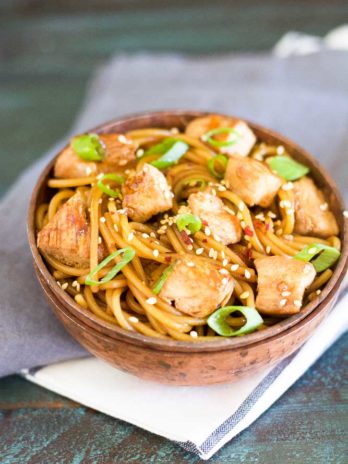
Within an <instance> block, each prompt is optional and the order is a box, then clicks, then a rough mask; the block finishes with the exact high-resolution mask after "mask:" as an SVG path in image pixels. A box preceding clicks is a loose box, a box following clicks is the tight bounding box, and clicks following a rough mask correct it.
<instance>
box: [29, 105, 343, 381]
mask: <svg viewBox="0 0 348 464" xmlns="http://www.w3.org/2000/svg"><path fill="white" fill-rule="evenodd" d="M207 114H209V113H203V112H196V111H163V112H156V113H147V114H140V115H135V116H130V117H127V118H124V119H119V120H115V121H111V122H109V123H106V124H104V125H101V126H99V127H97V128H94V129H91V131H90V132H97V133H98V132H109V133H111V132H118V133H120V132H125V131H129V130H134V129H140V128H143V127H161V128H172V127H177V128H179V129H184V128H185V126H186V125H187V123H188V122H190V121H191V120H192V119H194V118H196V117H200V116H205V115H207ZM248 124H249V125H250V127H251V128H252V129H253V131H254V132H255V134H256V136H257V137H258V139H260V140H262V141H264V142H265V143H268V144H275V145H280V144H281V145H283V146H284V147H285V148H286V150H287V151H288V152H289V153H290V155H291V156H293V157H294V158H295V159H297V160H298V161H300V162H303V163H305V164H306V165H307V166H309V167H310V169H311V175H312V177H313V178H314V179H315V181H316V183H317V185H318V186H319V187H320V188H321V189H322V190H323V191H324V192H325V194H326V197H327V200H328V202H329V204H330V207H331V209H332V210H333V212H334V214H335V216H336V218H337V221H338V224H339V227H340V231H341V232H340V238H341V240H342V254H341V257H340V260H339V261H338V263H337V264H336V267H335V270H334V273H333V276H332V277H331V279H330V281H329V282H328V284H327V285H326V286H325V288H324V289H323V291H322V292H321V294H320V295H319V296H318V298H317V299H315V300H314V301H312V302H311V303H309V304H308V305H306V306H305V307H304V308H303V309H302V310H301V311H300V313H298V314H296V315H294V316H291V317H289V318H287V319H284V320H282V321H281V322H279V323H277V324H275V325H274V326H272V327H269V328H267V329H265V330H262V331H260V332H255V333H252V334H249V335H247V336H244V337H239V338H238V337H236V338H218V337H217V339H216V341H211V342H198V343H189V342H180V341H176V340H171V339H168V340H166V339H154V338H151V337H147V336H144V335H141V334H139V333H136V332H129V331H126V330H124V329H121V328H120V327H116V326H114V325H112V324H110V323H108V322H104V321H102V320H100V319H99V318H97V317H96V316H95V315H94V314H93V313H91V312H89V311H88V310H86V309H84V308H82V307H80V306H79V305H77V304H76V303H75V301H74V300H73V299H72V298H71V297H70V296H69V295H68V294H67V293H65V292H64V291H63V290H62V289H61V288H60V287H59V286H58V285H57V283H56V281H55V279H54V277H53V276H52V275H51V274H50V272H49V270H48V268H47V266H46V264H45V262H44V260H43V259H42V257H41V255H40V253H39V251H38V249H37V246H36V231H35V211H36V208H37V206H38V205H39V204H41V203H42V202H43V201H47V199H48V198H49V197H50V196H51V195H52V190H51V189H49V188H48V187H47V180H48V178H49V177H50V176H51V175H52V170H53V165H54V162H55V159H53V160H52V161H51V162H50V163H49V164H48V166H47V167H46V168H45V169H44V171H43V172H42V174H41V176H40V178H39V179H38V181H37V184H36V186H35V188H34V191H33V194H32V197H31V202H30V207H29V214H28V224H27V226H28V237H29V244H30V248H31V252H32V255H33V262H34V268H35V272H36V275H37V277H38V280H39V282H40V284H41V287H42V289H43V291H44V293H45V295H46V297H47V299H48V301H49V303H50V305H51V307H52V309H53V311H54V313H55V314H56V316H57V317H58V319H59V320H60V321H61V322H62V323H63V324H64V326H65V328H66V329H67V330H68V332H69V333H70V334H71V335H72V336H73V337H74V338H75V339H76V340H77V341H78V342H79V343H81V345H83V346H84V347H85V348H86V349H87V350H88V351H90V352H91V353H92V354H94V355H95V356H97V357H99V358H102V359H104V360H105V361H107V362H108V363H110V364H111V365H112V366H114V367H117V368H118V369H121V370H124V371H126V372H130V373H132V374H134V375H136V376H138V377H142V378H145V379H148V380H153V381H156V382H161V383H169V384H174V385H207V384H214V383H226V382H231V381H234V380H237V379H239V378H240V377H242V376H244V375H247V374H248V373H251V372H255V371H257V370H259V369H262V368H264V367H266V366H271V365H273V364H275V363H277V362H278V361H280V360H281V359H283V358H285V357H286V356H289V355H291V354H292V353H293V352H294V351H295V350H297V349H298V348H299V347H300V346H301V345H302V344H303V343H304V342H305V341H306V340H307V339H308V337H309V336H310V335H311V333H312V331H313V330H314V329H315V328H316V327H317V326H318V324H319V323H320V322H321V321H322V320H323V319H324V318H325V317H326V316H327V314H328V313H329V312H330V310H331V308H332V306H333V304H334V303H335V301H336V299H337V297H338V293H339V287H340V283H341V281H342V279H343V277H344V275H345V272H346V269H347V266H348V233H347V226H348V221H347V220H345V219H344V216H343V214H342V211H343V210H344V204H343V200H342V198H341V196H340V194H339V192H338V189H337V187H336V184H335V182H334V181H333V180H332V179H331V177H330V176H329V175H328V174H327V172H326V171H325V170H324V168H323V167H322V166H320V164H319V163H318V162H317V161H316V160H315V159H314V158H313V157H312V156H311V155H310V154H308V153H307V152H306V151H305V150H303V149H302V148H300V147H299V146H297V145H296V144H294V143H293V142H291V141H290V140H288V139H286V138H285V137H283V136H281V135H279V134H277V133H275V132H273V131H271V130H269V129H265V128H263V127H261V126H258V125H256V124H253V123H251V122H248Z"/></svg>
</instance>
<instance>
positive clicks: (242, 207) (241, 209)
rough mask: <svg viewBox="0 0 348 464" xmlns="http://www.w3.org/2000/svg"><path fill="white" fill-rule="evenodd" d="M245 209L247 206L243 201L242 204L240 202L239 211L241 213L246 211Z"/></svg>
mask: <svg viewBox="0 0 348 464" xmlns="http://www.w3.org/2000/svg"><path fill="white" fill-rule="evenodd" d="M244 208H245V204H244V203H243V202H242V201H240V202H239V205H238V209H239V210H240V211H244Z"/></svg>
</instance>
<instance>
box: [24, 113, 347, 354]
mask: <svg viewBox="0 0 348 464" xmlns="http://www.w3.org/2000/svg"><path fill="white" fill-rule="evenodd" d="M209 114H219V115H222V116H227V117H231V118H236V119H243V121H245V122H246V123H247V124H248V125H249V126H250V127H251V128H252V130H253V131H255V132H256V133H257V135H258V134H262V135H263V136H264V137H266V136H267V137H270V138H272V139H275V140H277V143H280V144H282V145H284V146H285V147H287V148H288V150H289V151H290V153H291V154H292V155H294V157H295V158H296V157H297V158H303V159H305V160H306V161H307V162H308V163H309V164H310V165H311V167H312V169H313V168H314V170H315V174H316V176H319V177H320V178H321V183H322V184H324V188H325V189H327V190H328V191H329V193H330V197H331V198H330V202H331V203H333V202H337V208H336V209H337V210H339V211H340V212H341V213H342V211H343V210H344V201H343V199H342V196H341V194H340V192H339V190H338V187H337V185H336V183H335V181H334V180H333V179H332V178H331V176H330V174H329V173H328V172H327V170H326V169H325V168H323V167H322V166H321V164H320V163H319V162H318V161H317V160H316V159H315V158H314V157H313V156H312V155H311V154H309V153H308V152H307V151H306V150H304V149H303V148H302V147H300V146H298V145H297V144H295V143H294V142H292V141H291V140H290V139H288V138H287V137H284V136H283V135H281V134H279V133H277V132H276V131H273V130H271V129H268V128H265V127H263V126H261V125H259V124H255V123H253V122H251V121H249V120H246V119H245V118H238V116H234V115H224V114H222V113H217V112H211V111H196V110H164V111H149V112H142V113H136V114H131V115H126V116H124V117H119V118H116V119H113V120H111V121H108V122H106V123H103V124H100V125H98V126H96V127H94V128H92V129H89V130H86V131H85V132H96V133H100V132H108V131H109V132H112V131H113V132H115V133H117V129H115V127H117V126H121V125H127V124H128V125H131V124H132V123H133V124H136V125H139V126H141V121H142V120H144V121H147V120H148V119H149V118H155V119H157V120H162V121H163V120H165V119H166V118H167V117H169V118H178V124H180V120H181V119H182V120H191V119H194V118H196V117H202V116H207V115H209ZM156 124H157V127H158V124H160V123H158V122H157V123H156ZM143 127H144V126H143ZM162 127H165V125H164V124H162ZM167 127H168V126H167ZM170 127H173V125H171V126H170ZM66 146H67V145H65V147H66ZM65 147H64V148H65ZM64 148H62V149H61V150H59V152H58V153H57V154H56V155H55V156H54V157H53V158H52V160H51V161H50V162H49V163H48V164H47V165H46V167H45V168H44V169H43V170H42V172H41V174H40V176H39V178H38V180H37V181H36V184H35V187H34V189H33V192H32V195H31V198H30V204H29V209H28V215H27V235H28V240H29V246H30V250H31V253H32V257H33V262H34V267H35V269H36V271H37V272H39V273H40V274H41V276H42V278H43V281H44V282H45V283H46V284H47V285H48V287H50V289H51V291H52V292H53V293H54V294H55V296H56V297H57V298H58V299H59V301H60V302H61V305H62V306H63V307H64V309H65V310H68V311H69V312H70V313H72V315H74V316H75V317H77V318H78V319H79V320H80V321H81V323H85V324H86V325H87V326H89V327H91V328H93V329H95V330H97V331H99V332H102V333H103V334H105V335H108V336H110V337H112V338H116V339H123V340H127V341H128V342H129V343H133V344H140V345H146V346H148V347H152V348H154V349H160V350H165V351H172V352H173V351H180V352H188V351H190V352H197V351H199V352H201V351H207V352H208V351H222V350H229V349H235V348H243V347H247V346H248V345H252V344H254V343H257V342H260V341H264V340H267V339H271V338H272V337H274V336H276V335H279V334H281V333H282V332H284V331H286V330H287V329H289V328H291V327H293V326H295V325H297V324H298V323H299V322H300V321H302V320H303V319H305V318H306V317H307V316H308V315H309V314H311V313H312V312H313V311H314V310H315V309H317V308H318V309H319V308H320V307H321V306H322V303H323V302H324V301H325V300H326V299H328V297H329V295H330V294H331V293H333V292H338V290H339V286H340V284H341V282H342V280H343V278H344V275H345V271H346V269H347V267H348V219H347V218H345V217H343V214H341V216H342V217H341V218H339V217H337V219H338V221H339V223H340V236H341V240H342V250H341V257H340V260H339V261H338V263H337V264H336V266H335V269H334V273H333V275H332V277H331V279H330V280H329V282H328V284H327V285H326V286H325V287H324V289H323V290H322V292H321V294H320V295H319V296H318V298H316V299H315V300H314V301H312V302H310V303H309V304H307V305H306V306H305V307H304V308H302V310H301V311H300V312H299V313H297V314H295V315H293V316H290V317H287V318H285V319H283V320H281V321H280V322H278V323H276V324H275V325H273V326H270V327H268V328H266V329H264V330H261V331H259V332H254V333H251V334H248V335H246V336H244V337H231V338H222V337H221V338H218V337H217V340H213V341H209V342H187V341H179V340H174V339H170V338H168V339H163V338H161V339H160V338H152V337H149V336H146V335H142V334H139V333H138V332H130V331H127V330H125V329H122V328H121V327H118V326H115V325H113V324H110V323H108V322H105V321H102V320H100V319H99V318H98V317H97V316H95V315H94V314H93V313H92V312H90V311H87V310H85V309H84V308H82V307H80V306H79V305H78V304H77V303H76V302H75V301H74V300H73V298H72V297H71V296H70V295H68V294H67V293H66V292H64V291H63V290H62V289H61V288H60V287H59V286H58V284H57V282H56V280H55V279H54V277H53V275H52V274H51V273H50V272H49V270H48V268H47V266H46V263H45V262H44V260H43V258H42V256H41V254H40V252H39V250H38V248H37V246H36V230H35V211H36V206H37V202H38V198H39V195H40V193H41V191H42V189H43V188H46V186H45V183H46V180H47V178H48V176H49V174H50V172H51V171H52V168H53V165H54V163H55V160H56V158H57V156H58V155H59V154H60V153H61V151H62V150H63V149H64ZM40 283H41V284H42V282H41V281H40ZM331 296H332V295H331Z"/></svg>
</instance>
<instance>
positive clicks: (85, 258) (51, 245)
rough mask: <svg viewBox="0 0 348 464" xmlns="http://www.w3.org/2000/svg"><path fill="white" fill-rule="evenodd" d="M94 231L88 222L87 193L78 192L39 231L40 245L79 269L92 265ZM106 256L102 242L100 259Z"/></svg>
mask: <svg viewBox="0 0 348 464" xmlns="http://www.w3.org/2000/svg"><path fill="white" fill-rule="evenodd" d="M90 240H91V231H90V226H89V223H88V221H87V204H86V200H85V198H84V195H83V194H82V193H81V192H79V191H77V192H76V193H75V194H74V195H73V196H72V197H71V198H69V200H68V201H67V202H66V203H64V205H63V206H61V207H60V208H59V210H58V211H57V213H56V214H55V215H54V217H53V219H52V220H51V221H50V222H49V223H48V224H46V226H45V227H44V228H43V229H42V230H40V232H39V233H38V238H37V246H38V248H39V249H40V250H41V251H43V252H44V253H46V254H47V255H49V256H51V257H52V258H55V259H57V260H58V261H59V262H60V263H63V264H67V265H68V266H74V267H78V268H88V267H89V255H90ZM104 256H105V248H104V245H103V244H101V245H99V260H101V259H103V257H104Z"/></svg>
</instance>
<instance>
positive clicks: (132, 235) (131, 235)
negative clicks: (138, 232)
mask: <svg viewBox="0 0 348 464" xmlns="http://www.w3.org/2000/svg"><path fill="white" fill-rule="evenodd" d="M134 235H135V234H134V232H130V233H129V234H128V237H127V240H128V242H131V241H132V240H133V238H134Z"/></svg>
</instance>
